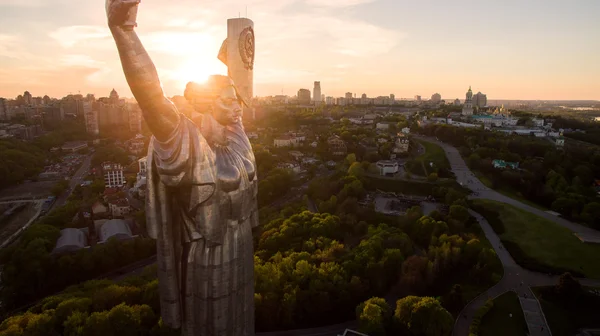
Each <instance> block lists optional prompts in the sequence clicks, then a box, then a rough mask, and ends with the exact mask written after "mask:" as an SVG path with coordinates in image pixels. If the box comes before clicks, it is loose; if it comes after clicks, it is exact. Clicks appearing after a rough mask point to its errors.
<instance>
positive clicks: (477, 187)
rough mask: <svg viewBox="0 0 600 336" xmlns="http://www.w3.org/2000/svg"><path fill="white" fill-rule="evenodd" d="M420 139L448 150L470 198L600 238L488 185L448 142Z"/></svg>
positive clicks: (453, 165)
mask: <svg viewBox="0 0 600 336" xmlns="http://www.w3.org/2000/svg"><path fill="white" fill-rule="evenodd" d="M415 137H416V138H418V139H421V140H425V141H429V142H433V143H435V144H436V145H438V146H440V147H442V148H443V149H444V151H445V152H446V156H447V157H448V161H449V162H450V166H451V167H452V172H453V173H454V174H455V175H456V181H457V182H459V183H460V184H462V185H463V186H465V187H467V188H469V189H471V190H472V191H473V192H475V193H476V194H474V195H471V196H470V197H469V198H471V199H489V200H493V201H498V202H502V203H507V204H510V205H513V206H515V207H517V208H520V209H522V210H525V211H528V212H531V213H532V214H534V215H536V216H539V217H542V218H545V219H547V220H549V221H552V222H554V223H556V224H558V225H560V226H562V227H565V228H567V229H569V230H571V231H572V232H573V233H576V234H578V235H579V236H585V237H595V238H597V239H600V232H599V231H596V230H594V229H592V228H589V227H586V226H583V225H580V224H577V223H573V222H570V221H568V220H566V219H564V218H562V217H559V216H556V215H553V214H551V213H548V212H546V211H543V210H540V209H538V208H534V207H532V206H530V205H527V204H524V203H522V202H519V201H517V200H515V199H512V198H510V197H508V196H504V195H502V194H501V193H499V192H497V191H495V190H493V189H491V188H488V187H486V186H485V185H484V184H483V183H481V181H479V179H478V178H477V177H476V176H475V174H473V173H472V172H471V170H469V168H468V167H467V164H466V163H465V161H464V160H463V158H462V157H461V155H460V153H459V152H458V150H457V149H456V148H455V147H453V146H451V145H448V144H446V143H443V142H440V141H437V140H435V139H433V138H429V137H424V136H415Z"/></svg>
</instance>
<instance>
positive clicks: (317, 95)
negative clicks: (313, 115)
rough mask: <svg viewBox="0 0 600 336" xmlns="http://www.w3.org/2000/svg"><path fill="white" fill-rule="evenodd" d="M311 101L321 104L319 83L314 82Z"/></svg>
mask: <svg viewBox="0 0 600 336" xmlns="http://www.w3.org/2000/svg"><path fill="white" fill-rule="evenodd" d="M313 101H314V102H315V103H318V102H321V101H322V99H321V82H315V86H314V88H313Z"/></svg>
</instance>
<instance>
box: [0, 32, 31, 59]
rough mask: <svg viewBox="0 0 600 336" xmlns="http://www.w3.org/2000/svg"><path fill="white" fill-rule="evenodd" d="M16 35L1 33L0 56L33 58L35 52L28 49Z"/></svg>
mask: <svg viewBox="0 0 600 336" xmlns="http://www.w3.org/2000/svg"><path fill="white" fill-rule="evenodd" d="M20 41H21V40H19V37H18V36H16V35H7V34H0V57H8V58H14V59H18V60H24V59H32V58H34V54H32V53H30V52H28V51H26V50H25V49H24V46H23V44H22V43H21V42H20Z"/></svg>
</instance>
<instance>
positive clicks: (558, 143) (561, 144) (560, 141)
mask: <svg viewBox="0 0 600 336" xmlns="http://www.w3.org/2000/svg"><path fill="white" fill-rule="evenodd" d="M556 147H558V148H564V147H565V137H563V135H562V133H561V134H560V136H559V137H558V138H557V139H556Z"/></svg>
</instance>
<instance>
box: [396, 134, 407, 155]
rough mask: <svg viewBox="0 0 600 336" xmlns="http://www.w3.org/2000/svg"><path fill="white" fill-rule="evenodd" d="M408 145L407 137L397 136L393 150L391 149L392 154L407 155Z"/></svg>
mask: <svg viewBox="0 0 600 336" xmlns="http://www.w3.org/2000/svg"><path fill="white" fill-rule="evenodd" d="M409 145H410V140H408V138H407V137H404V136H399V137H398V138H396V142H394V148H392V153H394V154H402V153H407V152H408V148H409Z"/></svg>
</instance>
